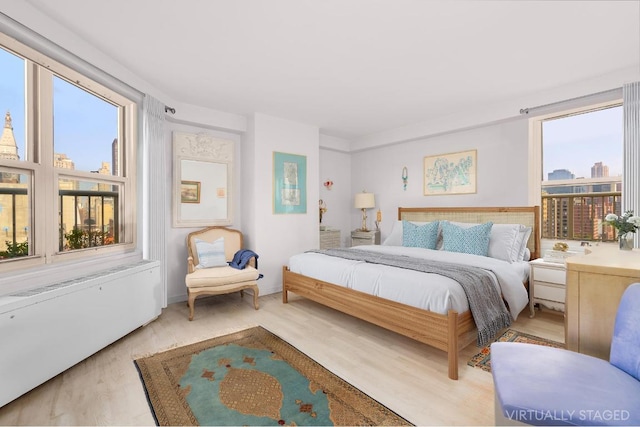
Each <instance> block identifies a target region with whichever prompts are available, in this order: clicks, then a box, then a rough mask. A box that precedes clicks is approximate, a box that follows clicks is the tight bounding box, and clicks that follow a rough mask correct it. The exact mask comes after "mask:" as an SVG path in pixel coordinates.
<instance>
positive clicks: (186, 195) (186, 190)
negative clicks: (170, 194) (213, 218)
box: [180, 181, 200, 203]
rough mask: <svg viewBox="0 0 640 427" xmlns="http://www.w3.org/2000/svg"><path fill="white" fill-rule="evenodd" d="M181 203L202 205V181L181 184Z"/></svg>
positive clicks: (182, 182)
mask: <svg viewBox="0 0 640 427" xmlns="http://www.w3.org/2000/svg"><path fill="white" fill-rule="evenodd" d="M180 203H200V181H181V182H180Z"/></svg>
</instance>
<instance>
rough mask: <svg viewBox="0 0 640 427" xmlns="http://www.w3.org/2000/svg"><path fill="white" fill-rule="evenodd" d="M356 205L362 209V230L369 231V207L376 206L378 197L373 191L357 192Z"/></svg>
mask: <svg viewBox="0 0 640 427" xmlns="http://www.w3.org/2000/svg"><path fill="white" fill-rule="evenodd" d="M354 206H355V208H356V209H361V210H362V228H361V229H360V231H369V230H368V229H367V209H371V208H374V207H375V206H376V199H375V197H374V195H373V193H367V192H366V191H363V192H362V193H356V197H355V203H354Z"/></svg>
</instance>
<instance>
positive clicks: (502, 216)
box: [398, 206, 540, 259]
mask: <svg viewBox="0 0 640 427" xmlns="http://www.w3.org/2000/svg"><path fill="white" fill-rule="evenodd" d="M398 219H400V220H403V219H404V220H407V221H424V222H430V221H438V220H448V221H455V222H470V223H477V224H480V223H483V222H487V221H492V222H493V223H495V224H522V225H526V226H527V227H531V236H529V241H528V242H527V247H528V248H529V250H530V251H531V259H536V258H539V257H540V206H514V207H457V208H435V207H434V208H398Z"/></svg>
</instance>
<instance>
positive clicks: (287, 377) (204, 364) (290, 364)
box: [134, 326, 411, 426]
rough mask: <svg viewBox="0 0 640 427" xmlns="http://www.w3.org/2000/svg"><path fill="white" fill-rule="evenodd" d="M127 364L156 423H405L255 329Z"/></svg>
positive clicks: (383, 407)
mask: <svg viewBox="0 0 640 427" xmlns="http://www.w3.org/2000/svg"><path fill="white" fill-rule="evenodd" d="M134 362H135V364H136V367H137V368H138V371H139V373H140V378H141V379H142V382H143V385H144V388H145V392H146V393H147V398H148V400H149V405H150V406H151V410H152V412H153V414H154V417H155V419H156V424H157V425H163V426H164V425H236V426H241V425H252V426H255V425H309V426H310V425H411V424H410V423H409V422H408V421H407V420H405V419H403V418H401V417H400V416H398V415H397V414H395V413H394V412H393V411H391V410H390V409H388V408H386V407H385V406H383V405H382V404H380V403H379V402H377V401H375V400H374V399H372V398H371V397H369V396H368V395H366V394H364V393H363V392H361V391H360V390H358V389H357V388H355V387H354V386H352V385H350V384H349V383H347V382H346V381H344V380H342V379H341V378H339V377H338V376H336V375H335V374H333V373H331V372H330V371H328V370H327V369H326V368H324V367H323V366H321V365H320V364H318V363H317V362H315V361H314V360H312V359H311V358H309V357H308V356H306V355H305V354H303V353H302V352H300V351H299V350H297V349H296V348H295V347H293V346H292V345H290V344H288V343H287V342H286V341H284V340H282V339H280V338H279V337H277V336H276V335H274V334H272V333H271V332H269V331H267V330H266V329H264V328H262V327H259V326H258V327H254V328H250V329H245V330H243V331H240V332H236V333H233V334H229V335H225V336H221V337H217V338H212V339H209V340H206V341H202V342H199V343H195V344H191V345H187V346H184V347H179V348H176V349H172V350H168V351H165V352H162V353H158V354H155V355H153V356H150V357H144V358H140V359H137V360H135V361H134Z"/></svg>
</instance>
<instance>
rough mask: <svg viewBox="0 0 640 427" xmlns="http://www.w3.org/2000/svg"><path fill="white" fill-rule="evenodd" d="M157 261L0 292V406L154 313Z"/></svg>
mask: <svg viewBox="0 0 640 427" xmlns="http://www.w3.org/2000/svg"><path fill="white" fill-rule="evenodd" d="M161 307H162V289H161V280H160V263H159V262H157V261H140V262H138V263H135V264H129V265H125V266H118V267H115V268H111V269H108V270H104V271H100V272H97V273H94V274H91V275H88V276H84V277H80V278H76V279H72V280H66V281H63V282H59V283H54V284H50V285H46V286H42V287H39V288H36V289H32V290H29V291H25V292H17V293H14V294H11V295H8V296H3V297H0V406H4V405H5V404H7V403H9V402H11V401H12V400H14V399H16V398H17V397H19V396H21V395H22V394H24V393H26V392H27V391H29V390H31V389H33V388H34V387H37V386H38V385H40V384H42V383H44V382H45V381H47V380H49V379H50V378H53V377H54V376H56V375H58V374H59V373H61V372H63V371H65V370H66V369H68V368H70V367H71V366H73V365H75V364H76V363H78V362H80V361H82V360H84V359H86V358H87V357H89V356H91V355H92V354H93V353H95V352H97V351H99V350H100V349H102V348H104V347H106V346H107V345H109V344H111V343H113V342H114V341H116V340H118V339H120V338H122V337H123V336H125V335H126V334H128V333H129V332H131V331H133V330H134V329H136V328H138V327H140V326H142V325H144V324H146V323H148V322H150V321H151V320H153V319H155V318H156V317H158V316H159V315H160V312H161Z"/></svg>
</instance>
